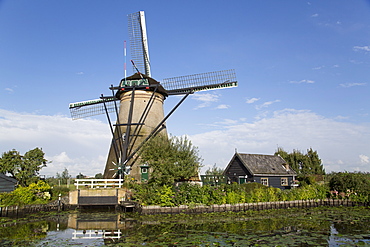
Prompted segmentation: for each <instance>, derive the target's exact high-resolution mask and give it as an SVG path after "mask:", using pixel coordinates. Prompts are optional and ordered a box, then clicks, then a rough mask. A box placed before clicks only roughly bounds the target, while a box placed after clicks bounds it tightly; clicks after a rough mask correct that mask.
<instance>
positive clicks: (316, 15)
mask: <svg viewBox="0 0 370 247" xmlns="http://www.w3.org/2000/svg"><path fill="white" fill-rule="evenodd" d="M318 16H319V14H317V13H316V14H313V15H311V17H318Z"/></svg>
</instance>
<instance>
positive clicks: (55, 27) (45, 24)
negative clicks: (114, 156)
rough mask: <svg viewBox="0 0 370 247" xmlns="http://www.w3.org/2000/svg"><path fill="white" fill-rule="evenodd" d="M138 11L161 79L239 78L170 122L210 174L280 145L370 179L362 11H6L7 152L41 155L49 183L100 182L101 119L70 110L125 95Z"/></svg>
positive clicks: (258, 7) (106, 4)
mask: <svg viewBox="0 0 370 247" xmlns="http://www.w3.org/2000/svg"><path fill="white" fill-rule="evenodd" d="M140 10H144V11H145V16H146V22H147V34H148V43H149V55H150V60H151V72H152V77H153V78H154V79H156V80H158V81H161V79H164V78H169V77H175V76H183V75H190V74H196V73H203V72H211V71H218V70H225V69H235V71H236V76H237V80H238V87H237V88H229V89H223V90H212V91H205V92H198V93H195V94H193V95H191V96H189V98H188V99H186V101H185V102H184V103H183V104H182V105H181V106H180V107H179V109H178V110H177V111H176V112H175V113H174V114H173V115H172V116H171V117H170V118H169V120H168V121H167V131H168V133H170V134H171V135H173V136H182V135H187V136H188V138H189V139H190V140H191V141H192V143H193V145H194V146H196V147H198V149H199V154H200V156H201V157H202V159H203V168H202V173H204V171H205V170H207V169H208V168H210V167H212V166H214V165H216V166H217V167H219V168H225V167H226V166H227V164H228V162H229V161H230V160H231V158H232V156H233V155H234V153H235V152H240V153H252V154H274V152H275V151H276V150H277V148H278V147H282V148H283V149H284V150H285V151H287V152H292V151H293V150H299V151H301V152H303V153H305V152H306V151H307V149H309V148H312V149H313V150H317V152H318V154H319V156H320V158H321V159H322V162H323V165H324V168H325V170H326V172H332V171H334V172H337V171H363V172H370V115H369V113H370V101H369V95H370V72H369V71H370V1H365V0H355V1H347V0H327V1H321V0H315V1H304V0H302V1H301V0H284V1H275V0H261V1H245V0H230V1H221V0H212V1H210V0H205V1H197V0H187V1H170V0H163V1H162V0H161V1H149V0H142V1H125V0H120V1H118V0H110V1H100V0H79V1H74V0H64V1H56V0H33V1H29V0H17V1H14V0H0V152H1V153H4V152H7V151H9V150H12V149H15V150H17V151H19V152H20V153H21V154H24V153H25V152H27V151H28V150H31V149H33V148H35V147H40V148H42V150H43V151H44V152H45V157H46V159H47V160H49V161H51V162H50V163H48V164H47V167H46V168H43V169H42V170H41V172H40V173H41V174H43V175H46V176H55V175H56V173H57V172H59V173H61V172H62V171H63V170H64V169H65V168H67V169H68V171H69V173H70V174H71V175H72V176H75V175H77V174H79V173H82V174H84V175H88V176H94V175H95V174H97V173H102V172H103V171H104V166H105V160H106V156H107V153H108V149H109V143H110V138H111V135H110V129H109V126H108V123H107V120H106V118H105V117H104V116H97V117H91V118H86V119H80V120H72V119H71V117H70V113H69V109H68V104H69V103H72V102H78V101H84V100H90V99H96V98H99V96H100V95H101V94H105V95H110V94H111V92H110V90H109V86H110V85H118V83H119V81H120V80H121V79H122V78H123V76H124V61H125V58H124V52H123V47H124V45H123V44H124V41H125V40H127V41H128V40H129V36H128V31H127V15H128V14H130V13H134V12H137V11H140ZM128 54H129V47H128ZM126 59H127V61H129V59H130V57H129V55H128V57H127V58H126ZM127 73H128V74H129V75H130V74H131V73H132V70H131V68H129V66H128V71H127ZM179 100H180V98H179V97H177V96H171V97H168V98H167V99H166V100H165V104H164V110H165V113H167V112H169V111H170V110H171V109H172V107H173V106H174V105H176V103H177V102H178V101H179Z"/></svg>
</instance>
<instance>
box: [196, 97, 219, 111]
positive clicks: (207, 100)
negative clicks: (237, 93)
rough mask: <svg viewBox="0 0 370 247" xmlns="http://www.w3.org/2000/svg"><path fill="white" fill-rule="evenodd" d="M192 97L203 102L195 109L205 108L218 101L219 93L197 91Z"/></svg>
mask: <svg viewBox="0 0 370 247" xmlns="http://www.w3.org/2000/svg"><path fill="white" fill-rule="evenodd" d="M192 99H194V100H197V101H200V102H202V103H201V104H199V105H198V106H197V107H196V108H195V109H199V108H204V107H208V106H210V105H211V104H212V103H213V102H217V101H218V99H219V95H218V94H212V93H197V94H194V95H192Z"/></svg>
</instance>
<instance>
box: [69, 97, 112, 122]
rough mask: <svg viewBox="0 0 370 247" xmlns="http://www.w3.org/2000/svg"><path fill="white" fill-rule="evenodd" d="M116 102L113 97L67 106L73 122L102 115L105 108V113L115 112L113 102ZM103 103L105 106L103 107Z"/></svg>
mask: <svg viewBox="0 0 370 247" xmlns="http://www.w3.org/2000/svg"><path fill="white" fill-rule="evenodd" d="M115 100H118V99H117V98H115V97H105V98H104V99H94V100H87V101H81V102H76V103H70V104H69V110H70V112H71V116H72V119H73V120H76V119H80V118H85V117H91V116H96V115H100V114H104V113H105V112H106V111H105V107H106V108H107V109H106V110H107V112H114V111H115V104H114V101H115ZM104 102H105V106H104Z"/></svg>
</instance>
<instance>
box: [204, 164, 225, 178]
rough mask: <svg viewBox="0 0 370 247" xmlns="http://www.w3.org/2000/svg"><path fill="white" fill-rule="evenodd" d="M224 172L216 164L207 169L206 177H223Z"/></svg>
mask: <svg viewBox="0 0 370 247" xmlns="http://www.w3.org/2000/svg"><path fill="white" fill-rule="evenodd" d="M223 172H224V170H223V169H222V168H219V167H217V166H216V164H214V165H213V167H212V168H209V169H207V171H206V175H222V173H223Z"/></svg>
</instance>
